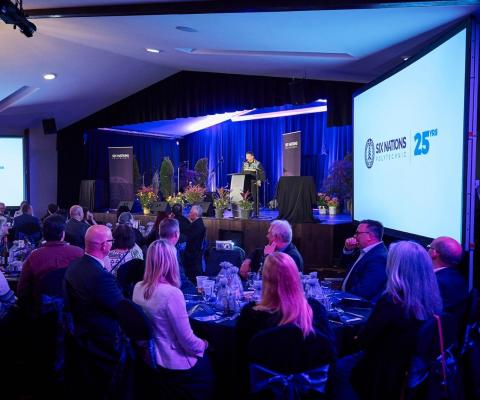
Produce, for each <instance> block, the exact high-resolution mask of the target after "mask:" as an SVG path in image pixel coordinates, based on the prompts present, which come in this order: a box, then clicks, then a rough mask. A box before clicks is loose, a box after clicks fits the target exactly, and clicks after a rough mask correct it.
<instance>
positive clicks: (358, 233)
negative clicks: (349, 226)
mask: <svg viewBox="0 0 480 400" xmlns="http://www.w3.org/2000/svg"><path fill="white" fill-rule="evenodd" d="M362 233H370V232H368V231H363V232H359V231H357V232H355V234H354V235H355V236H356V235H360V234H362Z"/></svg>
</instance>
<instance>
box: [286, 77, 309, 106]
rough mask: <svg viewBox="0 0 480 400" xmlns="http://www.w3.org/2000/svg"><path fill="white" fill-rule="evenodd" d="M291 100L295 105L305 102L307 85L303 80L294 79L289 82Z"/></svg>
mask: <svg viewBox="0 0 480 400" xmlns="http://www.w3.org/2000/svg"><path fill="white" fill-rule="evenodd" d="M288 90H289V92H290V102H291V104H293V105H300V104H305V86H304V81H303V80H295V79H294V80H293V81H291V82H289V83H288Z"/></svg>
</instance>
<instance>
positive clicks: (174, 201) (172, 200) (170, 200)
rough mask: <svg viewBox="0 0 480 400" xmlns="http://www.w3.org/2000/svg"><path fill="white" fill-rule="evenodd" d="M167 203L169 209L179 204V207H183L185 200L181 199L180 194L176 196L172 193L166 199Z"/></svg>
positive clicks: (181, 195)
mask: <svg viewBox="0 0 480 400" xmlns="http://www.w3.org/2000/svg"><path fill="white" fill-rule="evenodd" d="M167 203H168V205H169V206H170V207H172V206H173V205H175V204H180V205H182V206H184V205H185V199H184V198H183V194H182V193H178V194H175V193H174V194H172V195H171V196H168V197H167Z"/></svg>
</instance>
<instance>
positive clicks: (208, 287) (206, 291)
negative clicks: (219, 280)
mask: <svg viewBox="0 0 480 400" xmlns="http://www.w3.org/2000/svg"><path fill="white" fill-rule="evenodd" d="M202 286H203V300H205V301H211V300H212V299H213V298H214V292H213V289H214V287H215V281H212V280H210V279H206V280H204V281H203V282H202Z"/></svg>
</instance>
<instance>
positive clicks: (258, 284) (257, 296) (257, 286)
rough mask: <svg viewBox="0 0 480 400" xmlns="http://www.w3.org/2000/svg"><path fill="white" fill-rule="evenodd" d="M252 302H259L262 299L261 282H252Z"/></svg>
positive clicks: (258, 280) (257, 280)
mask: <svg viewBox="0 0 480 400" xmlns="http://www.w3.org/2000/svg"><path fill="white" fill-rule="evenodd" d="M253 290H254V293H253V300H260V299H261V298H262V281H261V280H260V279H256V280H254V281H253Z"/></svg>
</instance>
